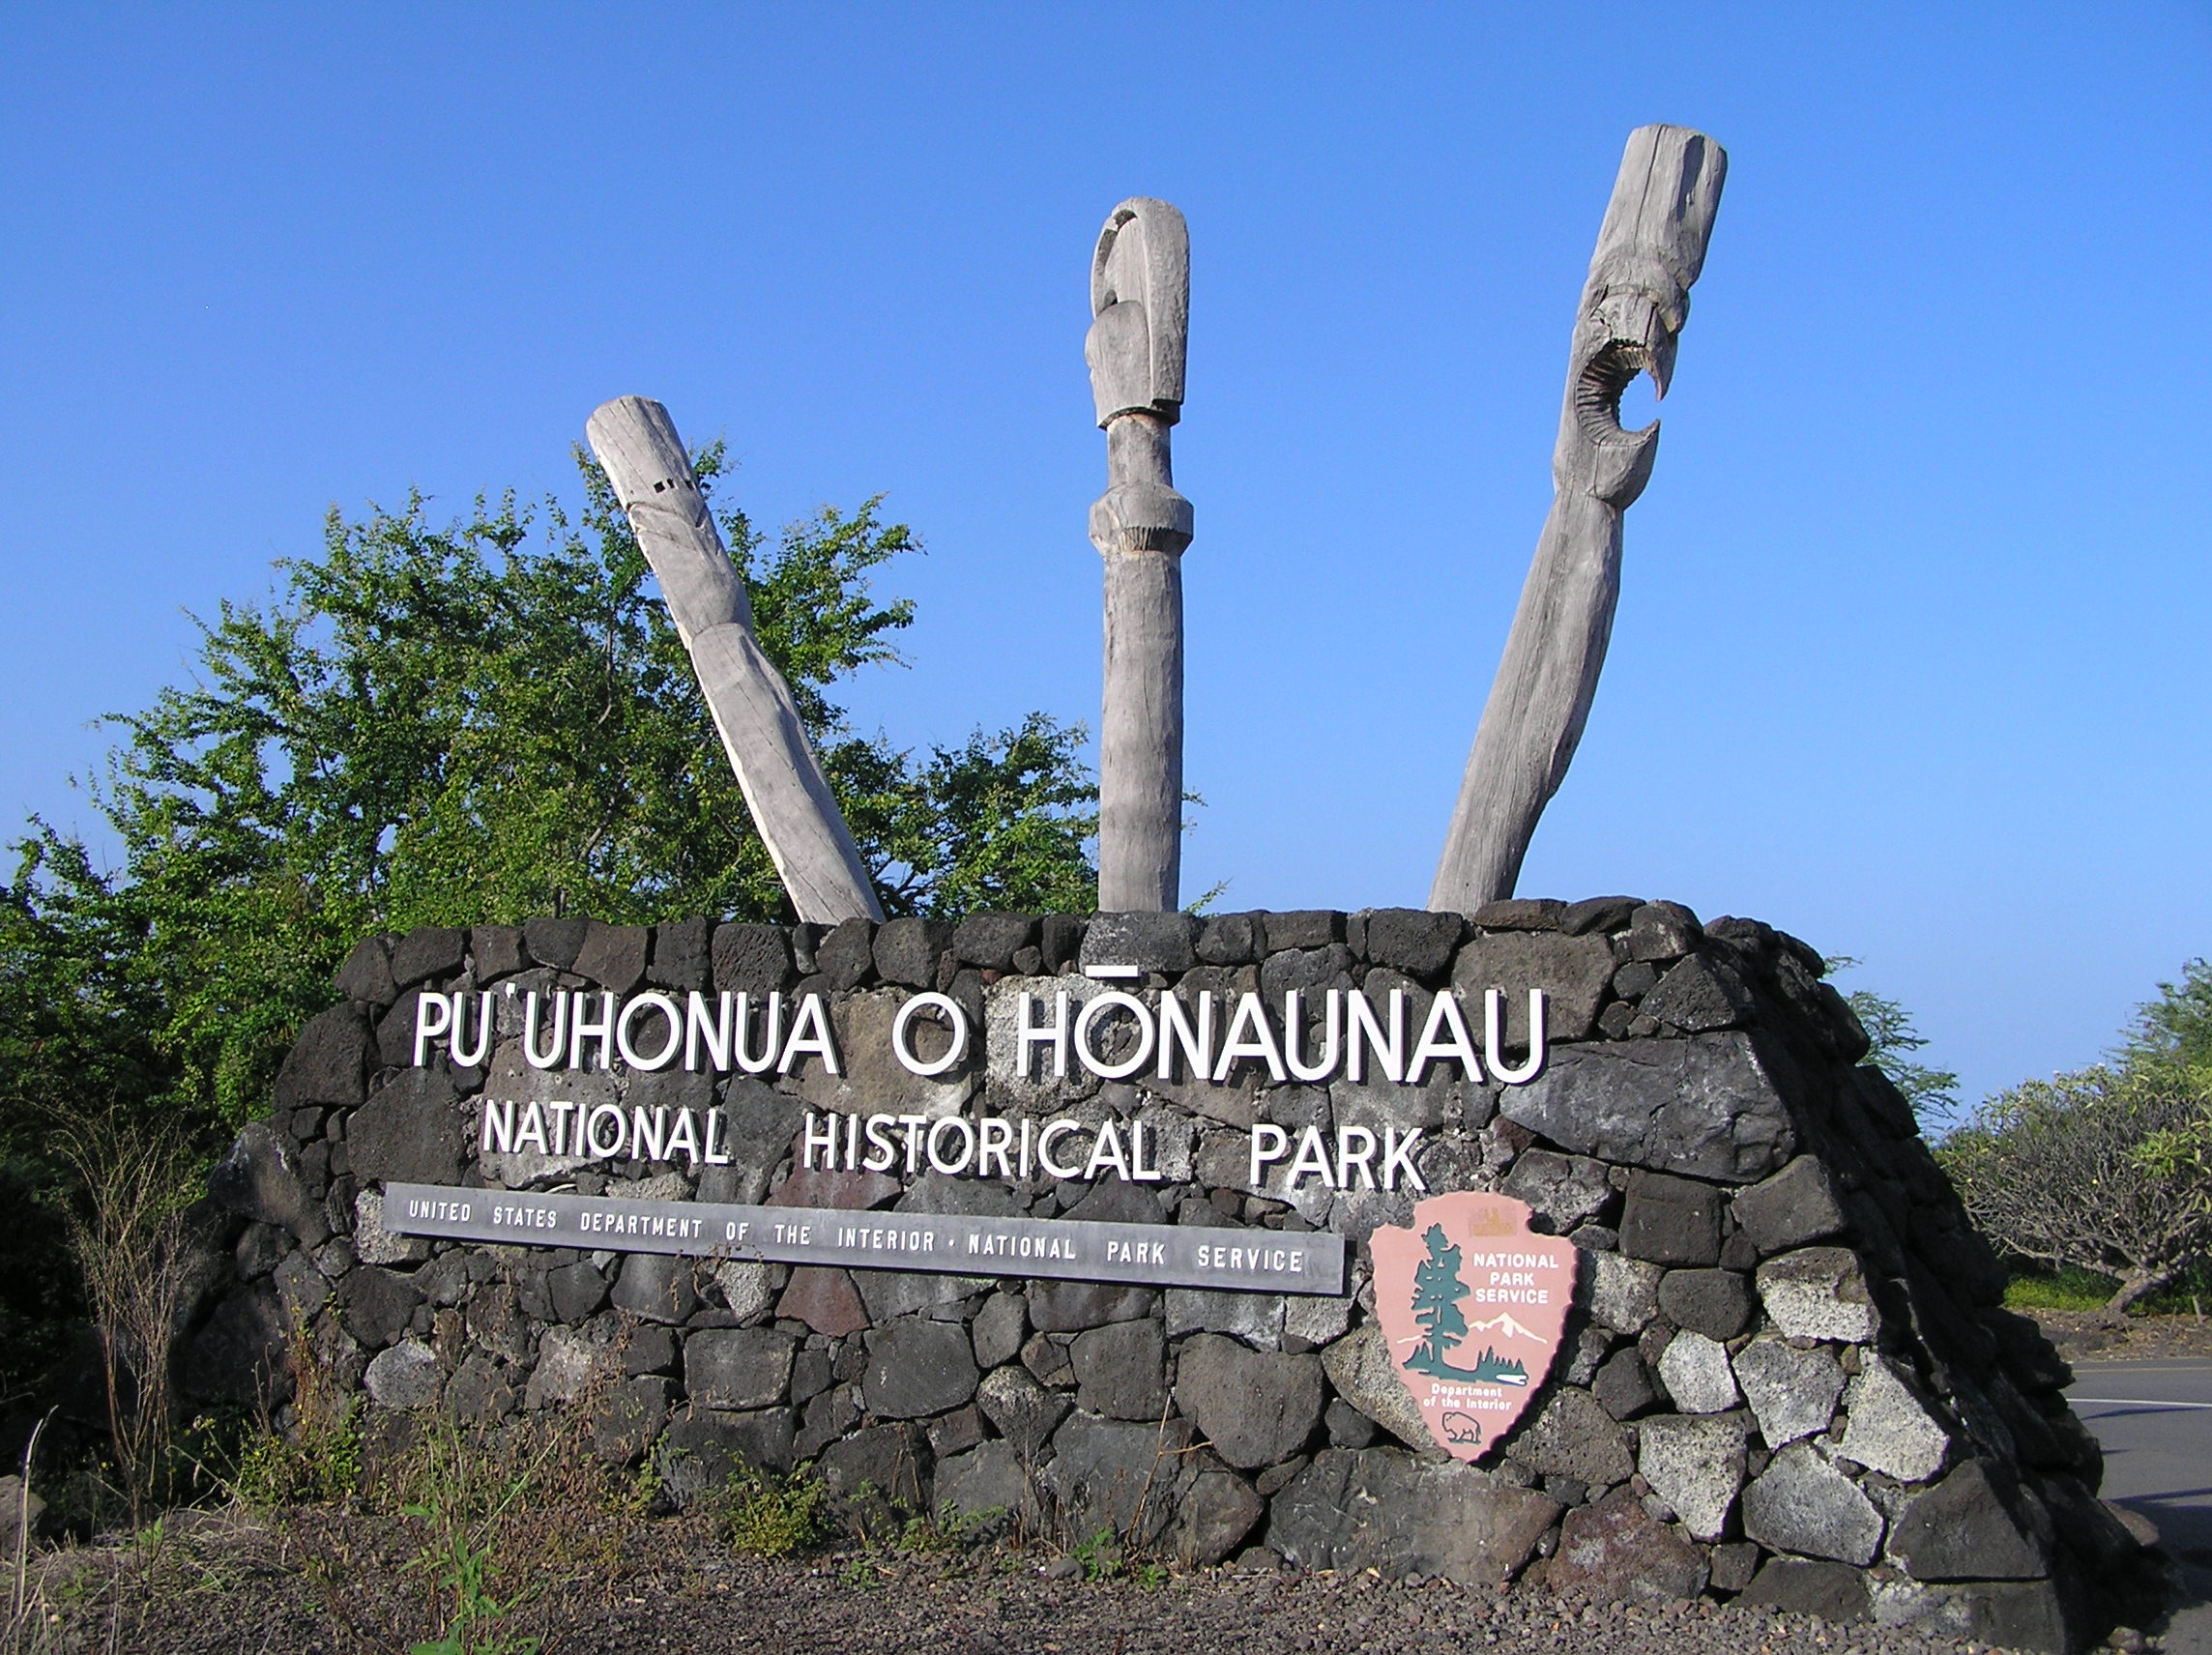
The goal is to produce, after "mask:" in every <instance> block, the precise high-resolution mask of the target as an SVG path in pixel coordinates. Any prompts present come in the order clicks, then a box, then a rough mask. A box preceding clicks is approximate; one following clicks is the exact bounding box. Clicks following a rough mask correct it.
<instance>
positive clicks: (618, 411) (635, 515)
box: [585, 396, 883, 925]
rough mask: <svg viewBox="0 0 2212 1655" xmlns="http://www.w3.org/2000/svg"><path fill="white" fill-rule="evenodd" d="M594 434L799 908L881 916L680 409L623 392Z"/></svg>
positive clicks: (830, 914)
mask: <svg viewBox="0 0 2212 1655" xmlns="http://www.w3.org/2000/svg"><path fill="white" fill-rule="evenodd" d="M585 436H586V438H587V439H588V440H589V441H590V443H591V445H592V452H594V453H595V454H597V456H598V459H599V464H600V465H602V466H604V467H605V468H606V473H607V480H608V481H609V482H610V483H612V484H613V485H614V491H615V498H616V499H617V500H620V501H621V502H622V504H623V509H624V510H626V512H628V513H629V521H630V527H631V528H632V529H634V530H635V531H636V533H637V543H638V545H639V547H640V548H642V549H643V551H644V552H645V555H646V559H647V561H648V562H650V563H651V564H652V565H653V572H654V574H655V576H656V577H658V579H659V581H660V592H661V595H662V596H663V597H664V598H666V599H667V602H668V614H669V618H670V619H671V620H673V621H674V622H675V623H676V630H677V632H678V634H679V635H680V636H681V637H682V638H683V640H684V648H685V649H686V650H688V651H690V653H691V665H692V668H693V670H694V671H696V672H697V673H698V675H699V687H700V688H701V689H702V690H703V691H705V693H706V697H707V706H708V709H709V711H712V712H713V716H714V727H715V729H717V730H719V731H720V732H721V736H722V746H723V749H724V750H725V751H726V752H728V754H729V755H730V765H731V768H732V769H735V770H736V771H737V772H738V786H739V788H740V789H742V791H743V793H744V796H745V805H746V808H748V809H749V810H750V811H751V812H752V818H753V826H754V827H757V828H758V829H759V830H760V836H761V838H762V840H763V842H765V843H766V844H767V846H768V853H769V855H770V857H772V858H774V861H775V871H776V873H777V875H778V876H779V877H780V878H781V879H782V881H783V888H784V890H785V891H786V892H787V893H788V894H789V895H790V897H791V902H792V906H793V907H794V908H795V909H797V910H798V911H799V917H800V919H802V920H810V921H813V922H816V923H819V924H828V925H833V924H835V923H836V922H837V921H838V920H840V919H851V918H854V917H856V916H858V915H866V916H867V917H868V918H870V919H881V918H882V917H883V912H882V910H881V909H879V908H878V907H877V906H876V897H875V891H874V889H873V887H872V886H871V885H870V884H869V880H868V870H867V868H866V867H865V866H864V865H863V864H862V863H861V861H860V854H859V851H858V850H857V849H856V848H855V847H854V844H853V835H852V833H851V832H850V831H849V830H848V829H847V828H846V827H845V818H844V814H843V813H842V812H841V811H839V810H838V808H837V801H836V799H835V798H833V797H832V796H831V795H830V792H829V782H828V781H827V780H826V779H824V777H823V774H822V766H821V765H820V764H819V763H818V762H817V761H816V759H815V757H814V749H813V748H812V747H810V746H809V745H808V744H807V741H806V730H805V727H804V726H803V725H801V724H800V721H799V709H798V708H797V707H796V706H795V705H794V704H793V702H792V699H791V689H790V686H789V685H787V684H786V683H785V682H783V675H782V674H781V673H779V672H777V671H776V670H775V667H774V665H773V663H771V661H770V660H769V658H768V656H766V655H765V654H763V653H761V648H760V644H759V642H758V640H756V639H755V638H754V636H753V613H752V602H751V600H750V599H749V598H747V597H746V595H745V586H744V582H743V581H742V580H741V579H739V578H738V571H737V569H736V567H735V566H733V565H732V564H731V562H730V554H729V552H728V550H727V549H726V548H725V547H724V546H723V544H722V536H721V532H720V531H719V530H717V529H716V528H715V527H714V519H713V514H712V513H711V512H709V510H708V509H707V502H706V500H705V499H704V498H703V497H702V496H701V495H700V493H699V479H697V478H696V477H694V476H693V475H692V472H691V462H690V459H689V457H688V456H687V455H686V454H685V452H684V440H683V439H682V438H681V437H679V436H678V435H677V434H676V426H675V423H674V421H671V420H670V419H669V417H668V410H667V409H665V408H663V407H662V406H661V405H660V404H659V403H657V402H655V401H652V400H650V399H648V398H646V397H643V396H622V397H617V398H616V399H615V400H614V401H612V402H609V403H606V404H604V405H603V406H602V407H600V408H599V409H598V411H597V413H595V414H594V415H593V416H592V418H591V421H590V422H589V423H588V424H587V425H586V426H585Z"/></svg>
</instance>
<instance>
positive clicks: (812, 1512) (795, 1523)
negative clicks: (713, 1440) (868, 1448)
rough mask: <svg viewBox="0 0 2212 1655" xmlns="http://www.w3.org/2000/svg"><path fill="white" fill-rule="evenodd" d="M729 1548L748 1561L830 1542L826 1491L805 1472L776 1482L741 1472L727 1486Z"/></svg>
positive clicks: (766, 1475) (759, 1474)
mask: <svg viewBox="0 0 2212 1655" xmlns="http://www.w3.org/2000/svg"><path fill="white" fill-rule="evenodd" d="M726 1499H727V1502H728V1503H727V1507H726V1510H727V1514H728V1522H729V1525H730V1546H731V1548H732V1549H733V1550H735V1551H738V1552H742V1553H745V1554H746V1555H748V1556H753V1557H786V1556H789V1555H790V1554H791V1553H794V1552H798V1551H801V1550H803V1549H804V1548H806V1547H808V1546H813V1545H817V1544H819V1543H820V1542H822V1541H824V1540H827V1539H828V1538H829V1535H830V1533H831V1532H832V1530H831V1528H830V1524H829V1490H828V1489H827V1488H825V1487H824V1486H823V1483H822V1479H821V1478H820V1477H818V1476H816V1475H815V1474H814V1473H813V1472H812V1471H811V1470H804V1469H801V1470H798V1471H793V1472H792V1473H791V1474H790V1475H788V1476H777V1475H775V1474H774V1473H773V1472H769V1471H745V1472H742V1473H741V1474H740V1475H738V1476H736V1477H733V1478H732V1479H731V1481H730V1484H729V1488H728V1492H727V1495H726Z"/></svg>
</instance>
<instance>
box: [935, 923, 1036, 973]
mask: <svg viewBox="0 0 2212 1655" xmlns="http://www.w3.org/2000/svg"><path fill="white" fill-rule="evenodd" d="M1036 935H1037V922H1036V915H1033V914H971V915H968V917H967V918H965V919H963V920H961V921H960V923H959V925H958V926H957V927H956V928H955V929H954V930H953V933H952V951H953V953H955V954H956V955H958V956H959V958H960V963H961V964H962V965H967V966H975V967H977V968H979V969H980V970H983V971H987V972H1006V971H1011V970H1013V966H1014V954H1015V952H1016V950H1018V949H1021V948H1026V947H1029V946H1031V945H1032V944H1034V943H1035V941H1036Z"/></svg>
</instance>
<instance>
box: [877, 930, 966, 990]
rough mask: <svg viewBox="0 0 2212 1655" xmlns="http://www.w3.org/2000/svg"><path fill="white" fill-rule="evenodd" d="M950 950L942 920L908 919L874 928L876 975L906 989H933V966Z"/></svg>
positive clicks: (934, 970)
mask: <svg viewBox="0 0 2212 1655" xmlns="http://www.w3.org/2000/svg"><path fill="white" fill-rule="evenodd" d="M950 946H952V927H951V925H950V924H949V923H947V922H946V921H945V920H942V919H917V918H915V917H913V916H911V915H909V916H907V917H905V918H900V919H887V920H886V921H884V923H883V924H882V925H880V926H878V927H877V928H876V940H875V961H876V975H878V976H879V977H881V978H883V979H884V981H886V982H888V983H900V984H903V985H904V986H906V987H908V988H935V987H936V986H937V962H938V960H939V959H940V957H942V956H943V954H944V953H945V950H946V949H947V948H949V947H950Z"/></svg>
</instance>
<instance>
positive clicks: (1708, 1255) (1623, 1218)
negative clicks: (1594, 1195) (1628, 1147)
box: [1620, 1173, 1721, 1264]
mask: <svg viewBox="0 0 2212 1655" xmlns="http://www.w3.org/2000/svg"><path fill="white" fill-rule="evenodd" d="M1620 1250H1621V1251H1622V1252H1623V1253H1625V1254H1627V1255H1628V1256H1629V1257H1630V1258H1632V1259H1649V1260H1652V1261H1654V1262H1655V1263H1662V1264H1717V1263H1720V1257H1721V1192H1720V1191H1719V1190H1717V1189H1715V1188H1714V1187H1713V1186H1712V1185H1711V1184H1704V1183H1699V1182H1697V1181H1696V1180H1695V1179H1693V1178H1674V1177H1668V1176H1666V1175H1665V1174H1662V1173H1639V1174H1638V1175H1637V1176H1635V1177H1633V1178H1631V1179H1630V1180H1629V1185H1628V1201H1627V1204H1626V1205H1624V1206H1623V1207H1622V1208H1621V1213H1620Z"/></svg>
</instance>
